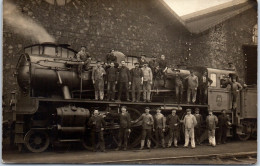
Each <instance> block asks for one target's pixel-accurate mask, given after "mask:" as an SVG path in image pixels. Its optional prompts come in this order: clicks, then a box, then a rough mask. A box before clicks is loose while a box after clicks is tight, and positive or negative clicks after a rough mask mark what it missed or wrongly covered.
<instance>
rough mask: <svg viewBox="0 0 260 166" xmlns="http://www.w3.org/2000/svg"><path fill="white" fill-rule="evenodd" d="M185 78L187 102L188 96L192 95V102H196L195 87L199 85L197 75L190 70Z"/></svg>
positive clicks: (188, 100)
mask: <svg viewBox="0 0 260 166" xmlns="http://www.w3.org/2000/svg"><path fill="white" fill-rule="evenodd" d="M185 79H187V80H188V90H187V102H188V103H190V97H191V96H192V103H193V104H194V103H195V102H196V95H197V88H198V85H199V82H198V77H197V76H196V75H194V72H193V71H192V70H191V71H190V75H189V76H187V77H186V78H185Z"/></svg>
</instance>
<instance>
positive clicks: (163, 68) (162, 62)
mask: <svg viewBox="0 0 260 166" xmlns="http://www.w3.org/2000/svg"><path fill="white" fill-rule="evenodd" d="M158 64H159V67H160V69H161V71H162V73H163V81H164V83H163V85H164V87H165V86H166V74H165V73H166V71H167V69H168V68H167V61H166V59H165V55H161V58H160V59H159V60H158Z"/></svg>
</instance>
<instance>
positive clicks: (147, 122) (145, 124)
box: [134, 107, 154, 150]
mask: <svg viewBox="0 0 260 166" xmlns="http://www.w3.org/2000/svg"><path fill="white" fill-rule="evenodd" d="M149 112H150V108H149V107H146V108H145V113H143V114H142V115H141V116H140V117H139V118H138V119H137V120H135V121H134V123H137V122H139V121H142V128H143V129H142V138H141V147H140V150H142V149H143V148H144V143H145V138H147V147H148V148H149V149H151V137H152V129H153V128H154V120H153V116H152V115H151V114H150V113H149Z"/></svg>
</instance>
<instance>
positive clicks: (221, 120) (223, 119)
mask: <svg viewBox="0 0 260 166" xmlns="http://www.w3.org/2000/svg"><path fill="white" fill-rule="evenodd" d="M228 121H229V119H228V117H227V115H224V114H222V115H219V116H218V125H219V127H227V126H228Z"/></svg>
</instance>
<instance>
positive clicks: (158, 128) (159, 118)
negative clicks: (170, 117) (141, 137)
mask: <svg viewBox="0 0 260 166" xmlns="http://www.w3.org/2000/svg"><path fill="white" fill-rule="evenodd" d="M154 130H155V138H156V146H155V147H154V148H157V147H158V146H159V142H160V140H159V137H160V138H161V143H162V147H163V148H165V142H164V132H165V117H164V115H163V114H162V113H161V109H160V108H157V109H156V114H155V115H154Z"/></svg>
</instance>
